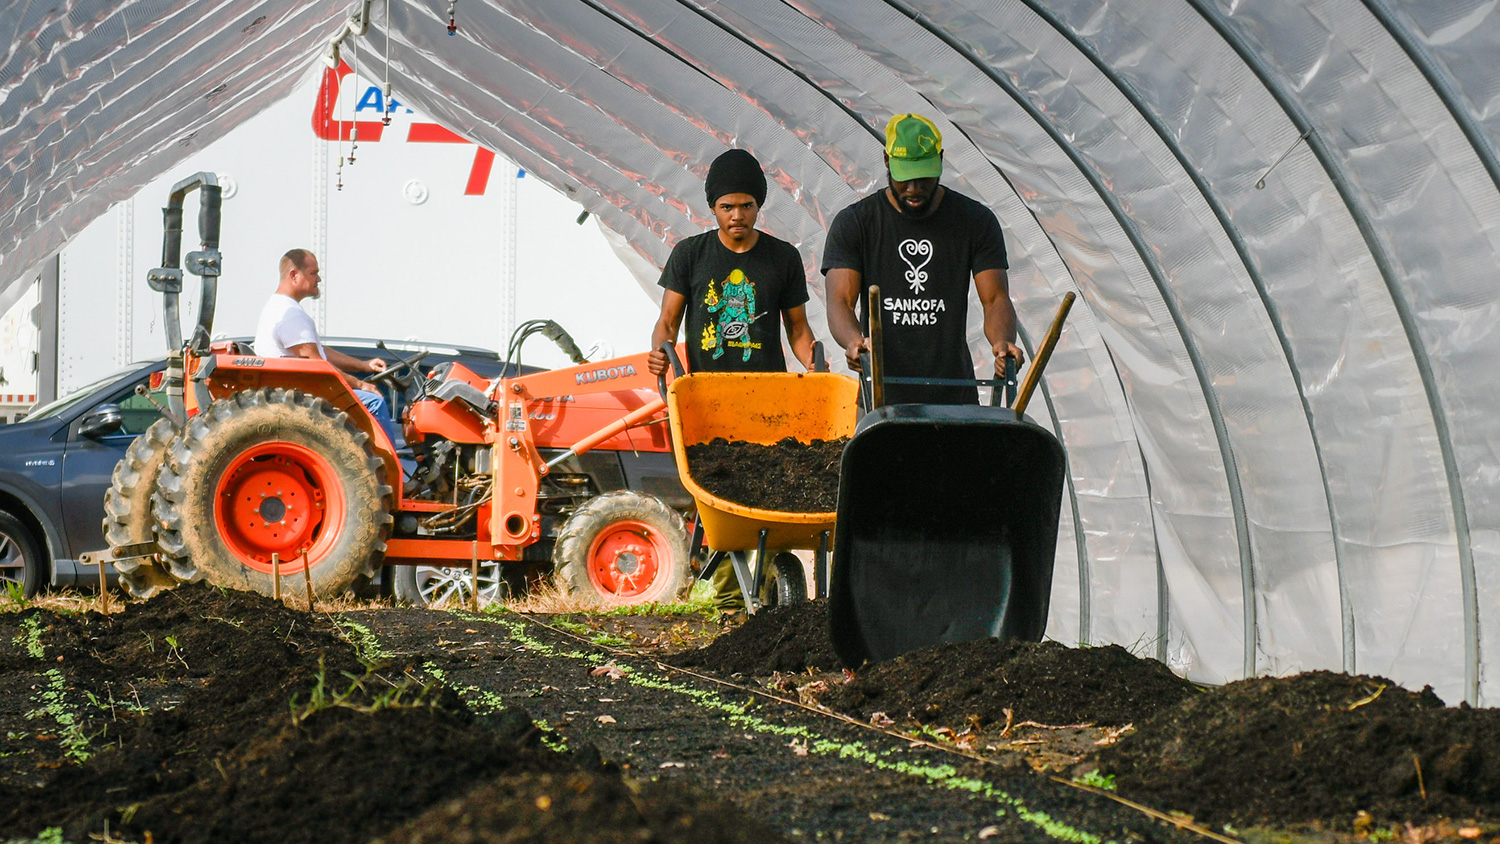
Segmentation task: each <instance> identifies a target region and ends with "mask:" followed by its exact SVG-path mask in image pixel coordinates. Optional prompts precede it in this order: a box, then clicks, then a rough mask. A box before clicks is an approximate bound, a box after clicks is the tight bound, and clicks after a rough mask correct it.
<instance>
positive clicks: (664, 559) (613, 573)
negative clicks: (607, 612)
mask: <svg viewBox="0 0 1500 844" xmlns="http://www.w3.org/2000/svg"><path fill="white" fill-rule="evenodd" d="M552 563H553V568H554V569H555V571H556V575H555V579H556V582H557V585H558V588H559V589H560V590H561V591H563V592H564V593H566V594H570V595H576V596H579V597H582V598H584V599H586V600H590V601H592V602H595V603H603V604H645V603H651V602H654V601H672V600H675V599H676V598H677V596H678V594H679V593H681V592H682V590H683V588H684V587H685V586H686V585H687V581H688V535H687V529H686V528H684V527H683V524H682V517H681V516H679V515H678V514H677V512H676V511H674V510H673V509H672V508H671V507H668V506H667V505H666V504H665V503H663V502H662V501H661V499H659V498H656V497H655V496H651V495H646V494H644V493H639V492H632V491H629V490H620V491H616V492H606V493H604V494H603V495H599V496H596V497H594V498H591V499H589V500H588V501H587V502H585V503H584V504H583V506H582V507H579V508H578V510H577V511H575V512H574V513H573V515H572V516H570V517H568V520H567V521H566V522H564V523H563V526H562V530H561V531H560V532H559V533H558V537H557V545H556V546H555V547H554V549H553V552H552Z"/></svg>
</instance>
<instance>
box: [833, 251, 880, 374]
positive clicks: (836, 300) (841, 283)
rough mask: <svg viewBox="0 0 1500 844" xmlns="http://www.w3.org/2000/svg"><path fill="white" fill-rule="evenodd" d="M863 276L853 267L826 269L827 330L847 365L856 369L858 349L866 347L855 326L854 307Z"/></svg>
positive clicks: (866, 344) (864, 339)
mask: <svg viewBox="0 0 1500 844" xmlns="http://www.w3.org/2000/svg"><path fill="white" fill-rule="evenodd" d="M862 280H863V277H862V276H861V275H860V274H859V272H858V271H857V270H851V269H848V268H845V267H839V268H836V269H832V270H829V271H828V275H827V277H826V286H827V290H828V303H827V305H828V332H829V333H830V334H832V335H833V339H834V341H835V342H837V343H838V344H839V345H840V346H841V347H843V349H844V359H845V360H847V361H848V362H849V368H850V369H856V370H857V369H859V352H860V350H861V349H868V348H870V340H869V338H868V337H866V336H865V334H864V332H863V331H861V330H860V329H859V317H858V316H856V315H855V312H854V308H855V306H856V305H857V304H858V303H859V291H860V287H861V286H862V285H861V282H862Z"/></svg>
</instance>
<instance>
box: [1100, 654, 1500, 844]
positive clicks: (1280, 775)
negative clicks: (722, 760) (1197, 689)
mask: <svg viewBox="0 0 1500 844" xmlns="http://www.w3.org/2000/svg"><path fill="white" fill-rule="evenodd" d="M1377 693H1378V694H1377ZM1099 761H1100V763H1101V769H1102V770H1104V771H1106V772H1107V773H1113V774H1115V775H1116V783H1117V784H1118V786H1119V790H1120V794H1121V795H1122V796H1125V797H1129V798H1132V799H1137V800H1146V801H1150V802H1152V803H1153V804H1154V805H1159V806H1162V807H1170V808H1172V809H1176V810H1178V811H1184V812H1187V813H1189V814H1192V815H1193V816H1195V817H1197V818H1198V819H1200V820H1203V821H1207V822H1211V823H1216V824H1217V823H1232V824H1237V825H1238V824H1245V825H1249V824H1256V823H1263V824H1269V823H1285V824H1299V823H1305V822H1311V821H1315V820H1319V819H1328V818H1336V819H1344V820H1345V822H1346V823H1348V822H1352V821H1353V820H1354V817H1355V814H1356V813H1357V812H1359V811H1361V810H1363V811H1366V812H1369V813H1370V814H1371V815H1372V816H1373V817H1374V818H1375V820H1377V821H1405V820H1409V819H1411V820H1415V819H1430V818H1437V817H1444V816H1446V817H1455V818H1479V819H1485V820H1490V821H1493V820H1496V819H1500V711H1497V710H1494V709H1471V708H1469V707H1467V706H1460V707H1458V708H1454V709H1449V708H1445V707H1444V706H1443V704H1442V701H1440V700H1439V699H1438V698H1437V696H1436V695H1434V694H1433V693H1432V690H1431V689H1430V688H1427V689H1423V690H1422V691H1421V692H1411V691H1408V690H1406V689H1403V688H1401V687H1400V686H1397V685H1396V684H1394V683H1392V682H1391V681H1389V680H1386V679H1383V678H1380V677H1369V676H1350V675H1347V674H1333V673H1329V672H1323V671H1319V672H1312V673H1308V674H1300V675H1297V676H1294V677H1286V678H1280V679H1272V678H1256V679H1251V680H1241V681H1239V682H1235V683H1230V684H1228V685H1226V686H1223V687H1220V688H1217V689H1213V690H1210V691H1207V692H1204V693H1202V694H1198V695H1194V696H1193V697H1191V698H1189V699H1187V700H1185V701H1184V702H1183V703H1182V704H1181V705H1180V706H1178V707H1176V708H1174V709H1171V710H1168V711H1166V712H1163V713H1161V714H1160V715H1158V716H1157V717H1156V718H1153V719H1151V720H1150V721H1147V722H1146V723H1144V724H1142V725H1139V729H1138V730H1137V732H1136V733H1134V734H1133V735H1129V736H1126V737H1125V738H1124V739H1123V740H1122V741H1121V742H1120V743H1119V744H1118V745H1116V746H1115V747H1112V748H1109V749H1107V750H1105V751H1104V752H1103V753H1102V754H1101V756H1100V760H1099Z"/></svg>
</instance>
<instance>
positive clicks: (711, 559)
mask: <svg viewBox="0 0 1500 844" xmlns="http://www.w3.org/2000/svg"><path fill="white" fill-rule="evenodd" d="M724 555H725V552H723V551H709V552H708V562H706V563H704V564H703V570H702V571H700V572H698V582H699V583H707V582H708V580H709V578H711V577H713V576H714V570H716V569H717V568H718V567H719V563H721V562H723V560H724Z"/></svg>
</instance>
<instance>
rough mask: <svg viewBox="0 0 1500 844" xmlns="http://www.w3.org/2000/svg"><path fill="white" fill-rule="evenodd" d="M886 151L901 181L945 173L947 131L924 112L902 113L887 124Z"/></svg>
mask: <svg viewBox="0 0 1500 844" xmlns="http://www.w3.org/2000/svg"><path fill="white" fill-rule="evenodd" d="M885 154H886V155H887V156H890V167H891V178H892V179H895V180H896V181H898V182H909V181H911V180H912V179H936V178H937V177H938V176H941V175H942V174H943V133H942V132H939V131H938V128H937V127H936V126H934V125H932V121H931V120H928V119H927V118H925V117H923V116H921V115H920V114H898V115H896V116H895V117H892V118H891V122H889V123H887V124H885Z"/></svg>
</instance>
